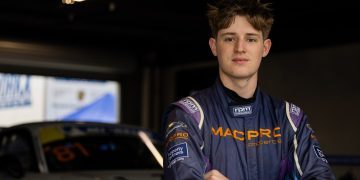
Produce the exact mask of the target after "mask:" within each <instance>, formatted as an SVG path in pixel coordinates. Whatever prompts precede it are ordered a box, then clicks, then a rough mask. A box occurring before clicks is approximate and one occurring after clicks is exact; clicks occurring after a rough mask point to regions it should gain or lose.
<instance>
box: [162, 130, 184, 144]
mask: <svg viewBox="0 0 360 180" xmlns="http://www.w3.org/2000/svg"><path fill="white" fill-rule="evenodd" d="M176 139H184V140H188V139H189V134H188V133H187V132H176V133H174V134H173V135H171V136H170V137H169V138H168V140H167V142H166V144H165V147H167V146H168V144H169V143H170V142H173V141H175V140H176Z"/></svg>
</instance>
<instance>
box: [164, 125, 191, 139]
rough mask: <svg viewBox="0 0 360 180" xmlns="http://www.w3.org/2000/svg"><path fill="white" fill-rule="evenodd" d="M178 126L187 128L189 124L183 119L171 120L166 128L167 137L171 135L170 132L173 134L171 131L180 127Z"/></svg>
mask: <svg viewBox="0 0 360 180" xmlns="http://www.w3.org/2000/svg"><path fill="white" fill-rule="evenodd" d="M178 128H185V129H186V128H187V125H186V124H185V123H183V122H181V121H176V122H171V123H170V124H169V125H168V127H167V129H166V135H165V137H166V138H167V137H168V136H169V134H171V132H173V131H174V130H175V129H178Z"/></svg>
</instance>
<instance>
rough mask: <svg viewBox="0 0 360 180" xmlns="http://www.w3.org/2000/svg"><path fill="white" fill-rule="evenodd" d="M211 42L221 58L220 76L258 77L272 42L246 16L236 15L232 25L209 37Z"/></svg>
mask: <svg viewBox="0 0 360 180" xmlns="http://www.w3.org/2000/svg"><path fill="white" fill-rule="evenodd" d="M209 45H210V48H211V51H212V53H213V54H214V56H217V57H218V61H219V68H220V77H223V76H225V77H227V78H230V79H244V78H245V79H248V78H251V77H254V75H255V77H257V71H258V69H259V67H260V63H261V60H262V58H263V57H265V56H266V55H267V54H268V52H269V50H270V47H271V41H270V39H267V40H263V35H262V32H261V31H258V30H256V29H254V28H253V27H252V25H251V24H250V23H249V22H248V21H247V20H246V18H245V17H244V16H236V17H235V21H234V22H233V24H231V25H230V27H228V28H226V29H221V30H220V31H219V32H218V34H217V37H216V39H214V38H210V40H209Z"/></svg>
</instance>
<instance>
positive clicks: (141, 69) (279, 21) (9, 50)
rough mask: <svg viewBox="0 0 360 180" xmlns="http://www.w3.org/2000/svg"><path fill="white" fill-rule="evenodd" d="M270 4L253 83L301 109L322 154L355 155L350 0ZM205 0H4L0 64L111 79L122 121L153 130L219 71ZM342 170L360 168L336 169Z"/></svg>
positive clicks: (356, 53) (359, 52)
mask: <svg viewBox="0 0 360 180" xmlns="http://www.w3.org/2000/svg"><path fill="white" fill-rule="evenodd" d="M267 2H269V1H267ZM271 2H272V7H273V9H274V11H273V12H274V16H275V22H274V26H273V29H272V32H271V33H270V38H271V39H272V42H273V46H272V49H271V53H270V55H269V57H267V58H265V60H264V62H263V65H262V67H261V69H260V82H259V85H260V86H261V88H262V89H263V90H265V91H267V92H269V93H270V94H272V95H274V96H276V97H278V98H282V99H287V100H288V101H291V102H294V103H295V104H297V105H299V106H300V107H302V108H303V109H304V110H305V112H307V114H308V115H309V118H310V120H311V123H312V127H313V129H315V130H316V131H317V134H318V137H319V139H320V141H321V143H322V147H323V149H324V151H325V152H328V153H330V154H341V155H359V154H360V141H359V140H358V138H359V135H358V133H357V131H358V128H357V127H359V126H360V123H359V118H358V117H359V115H358V113H357V112H358V108H359V104H358V102H360V98H359V97H360V96H359V93H358V92H359V90H360V87H359V73H358V67H359V64H360V63H359V58H360V35H359V33H360V28H359V26H358V22H359V20H358V19H359V17H360V16H359V15H358V12H359V8H358V7H359V6H358V3H357V1H346V0H345V1H325V0H302V1H285V0H284V1H279V0H274V1H271ZM206 3H207V1H205V0H182V1H165V0H153V1H148V0H86V1H85V2H81V3H75V4H73V5H65V4H62V2H61V0H36V1H28V0H17V1H1V2H0V72H10V73H25V74H38V75H49V76H69V77H79V78H90V79H109V80H116V81H118V82H120V84H121V94H122V99H121V123H126V124H135V125H140V126H144V127H148V128H150V129H153V130H155V131H159V129H160V124H161V123H160V122H161V121H160V119H161V114H162V112H163V110H164V108H165V107H166V105H168V104H169V103H170V102H172V101H174V100H176V99H178V98H180V97H182V96H186V95H188V94H189V93H191V92H193V91H196V90H199V89H202V88H205V87H207V86H209V85H210V84H212V82H213V80H214V78H215V77H216V76H217V64H216V59H215V58H214V57H213V56H212V55H211V52H210V50H209V48H208V38H209V35H210V30H209V28H208V25H207V20H206V17H205V10H206ZM349 169H353V170H352V171H355V172H358V173H359V168H358V167H357V169H356V168H355V167H350V168H348V167H338V168H337V169H336V172H337V174H342V173H344V172H346V171H351V170H349ZM358 176H359V175H358Z"/></svg>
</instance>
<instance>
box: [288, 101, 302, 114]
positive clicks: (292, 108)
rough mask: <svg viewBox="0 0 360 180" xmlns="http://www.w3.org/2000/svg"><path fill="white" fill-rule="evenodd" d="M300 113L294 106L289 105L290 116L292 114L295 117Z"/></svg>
mask: <svg viewBox="0 0 360 180" xmlns="http://www.w3.org/2000/svg"><path fill="white" fill-rule="evenodd" d="M300 112H301V109H300V108H299V107H297V106H295V105H294V104H291V105H290V113H291V114H294V115H296V116H299V115H300Z"/></svg>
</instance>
